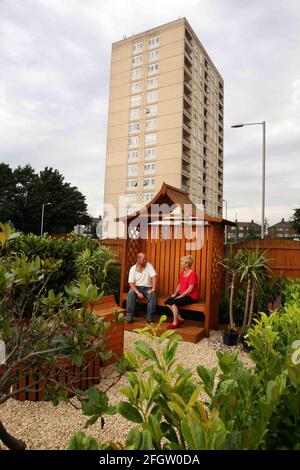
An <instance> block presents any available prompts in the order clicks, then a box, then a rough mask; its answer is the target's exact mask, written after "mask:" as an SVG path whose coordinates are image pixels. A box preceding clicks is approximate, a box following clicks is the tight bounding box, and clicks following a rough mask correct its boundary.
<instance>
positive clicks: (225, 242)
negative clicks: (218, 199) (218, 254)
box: [223, 199, 228, 245]
mask: <svg viewBox="0 0 300 470" xmlns="http://www.w3.org/2000/svg"><path fill="white" fill-rule="evenodd" d="M223 201H224V202H225V219H226V220H227V201H226V199H223ZM227 229H228V227H227V225H225V245H227Z"/></svg>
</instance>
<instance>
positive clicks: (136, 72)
mask: <svg viewBox="0 0 300 470" xmlns="http://www.w3.org/2000/svg"><path fill="white" fill-rule="evenodd" d="M139 78H142V69H135V70H133V71H132V72H131V80H138V79H139Z"/></svg>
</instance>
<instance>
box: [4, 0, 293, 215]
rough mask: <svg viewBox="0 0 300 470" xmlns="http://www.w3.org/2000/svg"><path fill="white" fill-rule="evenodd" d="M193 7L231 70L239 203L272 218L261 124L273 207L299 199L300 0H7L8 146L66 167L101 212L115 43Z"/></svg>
mask: <svg viewBox="0 0 300 470" xmlns="http://www.w3.org/2000/svg"><path fill="white" fill-rule="evenodd" d="M179 16H186V17H187V19H188V20H189V22H190V24H191V26H192V27H193V29H194V30H195V32H196V33H197V34H198V36H199V38H200V40H201V42H202V43H203V45H204V47H205V48H206V49H207V51H208V53H209V55H210V56H211V58H212V59H213V60H214V62H215V63H216V65H217V67H218V69H219V71H220V72H221V74H222V76H223V77H224V80H225V139H224V141H225V151H224V154H225V184H224V187H225V195H224V197H225V199H226V200H227V201H228V213H229V215H230V217H233V218H234V214H235V212H236V211H238V213H239V219H240V220H241V219H242V218H243V219H252V218H254V219H255V218H257V219H258V221H259V220H260V215H259V214H260V207H259V203H260V187H261V129H260V128H259V127H257V128H255V127H253V128H244V129H236V130H233V129H230V124H233V123H235V122H243V121H244V122H249V121H250V122H251V121H262V120H266V121H267V210H266V215H267V217H268V218H270V219H272V221H274V222H276V220H277V219H278V220H279V219H280V218H281V217H285V218H289V216H290V215H291V213H292V209H293V208H295V207H297V206H298V207H299V203H300V198H299V183H298V182H299V180H300V163H299V161H300V160H299V148H300V133H299V118H300V95H299V83H300V63H299V59H298V58H299V56H300V27H299V24H300V23H299V20H300V12H299V9H298V2H297V1H296V0H277V2H272V3H270V5H269V4H268V6H267V5H266V2H261V1H259V0H252V1H251V2H246V3H245V2H243V5H241V2H240V1H239V0H226V2H224V1H221V0H160V1H159V2H149V1H146V0H139V1H138V0H128V1H126V2H125V1H124V0H89V1H82V0H26V2H18V1H12V0H10V1H8V0H4V1H2V2H0V105H1V107H0V133H1V139H0V155H1V160H3V161H6V162H9V163H10V164H11V165H13V166H16V165H18V164H24V163H27V162H30V163H31V164H32V166H33V167H35V168H36V169H37V170H39V169H41V168H43V167H44V166H46V165H48V166H53V167H55V168H58V169H59V170H60V171H61V172H62V173H63V174H64V175H65V177H66V180H67V181H70V182H71V183H72V184H75V185H77V186H78V187H79V189H80V190H81V191H82V192H83V193H84V194H86V196H87V201H88V204H89V208H90V211H91V212H92V213H93V214H99V212H100V209H101V204H102V197H103V182H104V162H105V148H106V125H107V106H108V86H109V70H110V51H111V43H112V42H114V41H117V40H120V39H121V38H122V37H123V35H126V36H129V35H131V34H132V33H138V32H140V31H143V30H145V29H149V28H152V27H155V26H157V25H159V24H163V23H166V22H168V21H171V20H174V19H177V18H178V17H179Z"/></svg>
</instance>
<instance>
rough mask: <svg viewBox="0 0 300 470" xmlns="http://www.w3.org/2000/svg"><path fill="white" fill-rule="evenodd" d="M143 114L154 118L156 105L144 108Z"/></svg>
mask: <svg viewBox="0 0 300 470" xmlns="http://www.w3.org/2000/svg"><path fill="white" fill-rule="evenodd" d="M145 114H146V115H147V116H155V115H156V114H157V105H156V104H153V105H151V106H146V110H145Z"/></svg>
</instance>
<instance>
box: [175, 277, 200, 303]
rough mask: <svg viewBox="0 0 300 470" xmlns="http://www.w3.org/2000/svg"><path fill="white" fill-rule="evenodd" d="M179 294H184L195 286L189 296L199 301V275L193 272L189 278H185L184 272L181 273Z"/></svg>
mask: <svg viewBox="0 0 300 470" xmlns="http://www.w3.org/2000/svg"><path fill="white" fill-rule="evenodd" d="M179 284H180V289H179V294H183V292H185V291H186V290H187V289H188V288H189V287H190V286H191V285H192V284H194V287H193V290H192V292H190V293H189V294H188V295H189V296H190V297H192V299H194V300H198V296H199V295H198V274H197V273H195V272H194V271H192V272H191V273H190V274H189V275H188V276H184V271H182V273H180V278H179Z"/></svg>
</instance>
